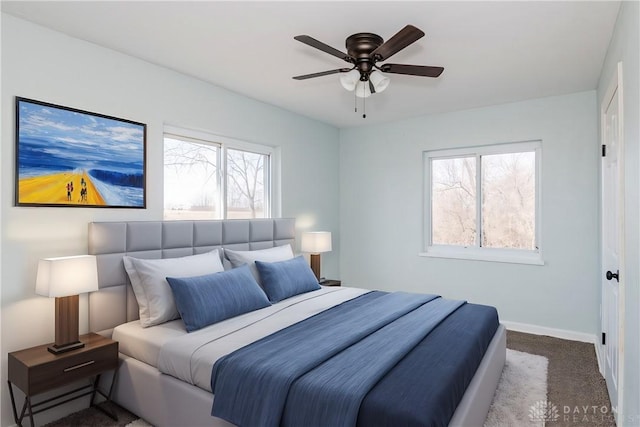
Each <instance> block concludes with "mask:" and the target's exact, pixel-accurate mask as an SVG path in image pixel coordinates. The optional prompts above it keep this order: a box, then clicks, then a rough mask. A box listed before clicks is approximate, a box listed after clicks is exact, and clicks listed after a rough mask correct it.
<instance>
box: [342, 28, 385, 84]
mask: <svg viewBox="0 0 640 427" xmlns="http://www.w3.org/2000/svg"><path fill="white" fill-rule="evenodd" d="M382 43H384V40H383V39H382V37H380V36H379V35H377V34H373V33H357V34H353V35H351V36H349V37H347V41H346V43H345V45H346V48H347V54H349V56H351V57H352V58H354V59H355V61H356V62H355V66H356V68H357V69H358V71H360V80H361V81H367V80H369V74H371V71H373V65H374V64H375V62H376V59H375V58H373V57H372V56H371V53H372V52H373V51H374V50H376V49H377V48H378V46H380V45H382Z"/></svg>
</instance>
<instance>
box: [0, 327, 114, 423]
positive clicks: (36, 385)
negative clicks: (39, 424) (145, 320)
mask: <svg viewBox="0 0 640 427" xmlns="http://www.w3.org/2000/svg"><path fill="white" fill-rule="evenodd" d="M80 341H82V342H83V343H84V344H85V346H84V347H83V348H80V349H77V350H72V351H69V352H67V353H62V354H58V355H55V354H52V353H50V352H49V351H48V350H47V347H48V345H49V344H45V345H40V346H37V347H32V348H28V349H25V350H20V351H14V352H13V353H9V372H8V374H9V375H8V376H9V381H8V383H9V394H10V395H11V406H12V409H13V418H14V419H15V422H16V424H17V425H19V426H21V425H22V420H23V419H24V417H25V416H27V415H29V419H30V421H31V426H32V427H33V425H34V424H33V415H35V414H37V413H40V412H43V411H46V410H47V409H51V408H53V407H55V406H58V405H61V404H63V403H66V402H69V401H71V400H75V399H78V398H80V397H83V396H88V395H91V401H90V406H94V400H95V397H96V393H99V394H100V395H102V396H103V397H105V398H106V399H107V401H111V394H112V392H113V383H114V381H115V379H116V373H117V371H118V366H119V361H118V342H117V341H113V340H111V339H109V338H105V337H103V336H101V335H98V334H94V333H90V334H86V335H81V336H80ZM111 370H113V377H112V378H111V388H110V390H109V394H108V395H106V394H104V393H103V392H102V391H100V390H98V381H99V380H100V375H101V374H103V373H105V372H107V371H111ZM90 377H95V380H94V381H93V382H92V383H91V384H88V385H85V386H82V387H80V388H77V389H75V390H72V391H69V392H67V393H63V394H60V395H58V396H55V397H52V398H50V399H46V400H43V401H42V402H38V403H33V402H32V398H33V396H35V395H37V394H40V393H44V392H46V391H49V390H53V389H56V388H58V387H61V386H64V385H67V384H69V383H72V382H75V381H79V380H82V379H86V378H90ZM14 385H15V386H16V387H18V388H19V389H20V390H22V391H23V392H24V394H25V399H24V404H23V405H22V410H21V411H20V416H18V412H17V411H16V403H15V398H14V396H13V386H14ZM56 400H57V401H58V402H56V403H52V402H54V401H56ZM47 404H48V405H47ZM43 405H45V407H44V408H41V409H38V410H36V411H34V409H35V408H38V407H40V406H43ZM95 407H96V408H97V409H99V410H101V411H102V412H104V413H105V414H107V415H109V416H110V417H111V418H113V419H114V420H116V421H117V417H116V416H115V414H112V413H109V412H108V411H107V410H105V409H104V408H102V407H100V406H98V405H95Z"/></svg>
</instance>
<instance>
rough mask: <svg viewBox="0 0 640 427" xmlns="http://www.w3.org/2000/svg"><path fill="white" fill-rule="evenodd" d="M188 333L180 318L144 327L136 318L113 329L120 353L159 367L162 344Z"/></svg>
mask: <svg viewBox="0 0 640 427" xmlns="http://www.w3.org/2000/svg"><path fill="white" fill-rule="evenodd" d="M186 333H187V331H186V330H185V328H184V323H183V322H182V320H180V319H178V320H172V321H170V322H167V323H163V324H161V325H156V326H151V327H149V328H143V327H142V325H141V324H140V321H139V320H134V321H132V322H129V323H124V324H122V325H120V326H117V327H116V328H115V329H114V330H113V336H112V338H113V339H114V340H116V341H118V349H119V351H120V353H122V354H126V355H127V356H131V357H133V358H134V359H138V360H140V361H142V362H144V363H146V364H147V365H151V366H153V367H155V368H157V367H158V354H160V349H161V348H162V345H163V344H164V343H165V342H167V341H169V340H170V339H172V338H176V337H179V336H182V335H184V334H186Z"/></svg>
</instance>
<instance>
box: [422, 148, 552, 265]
mask: <svg viewBox="0 0 640 427" xmlns="http://www.w3.org/2000/svg"><path fill="white" fill-rule="evenodd" d="M540 150H541V143H540V141H534V142H523V143H513V144H499V145H493V146H486V147H475V148H467V149H455V150H438V151H428V152H425V153H424V166H425V189H426V197H425V231H426V233H425V252H424V253H422V254H421V255H425V256H436V257H447V258H463V259H478V260H488V261H503V262H521V263H528V264H542V258H541V250H540V234H539V230H540V226H539V224H540V209H539V201H540V185H539V182H540Z"/></svg>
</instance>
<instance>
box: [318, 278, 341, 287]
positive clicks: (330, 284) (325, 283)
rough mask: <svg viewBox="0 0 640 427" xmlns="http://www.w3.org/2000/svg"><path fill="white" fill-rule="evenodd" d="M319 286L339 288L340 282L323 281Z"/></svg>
mask: <svg viewBox="0 0 640 427" xmlns="http://www.w3.org/2000/svg"><path fill="white" fill-rule="evenodd" d="M320 284H321V285H322V286H341V285H342V282H341V281H340V280H332V279H324V280H323V281H322V282H320Z"/></svg>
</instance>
